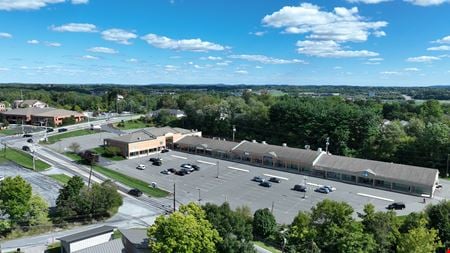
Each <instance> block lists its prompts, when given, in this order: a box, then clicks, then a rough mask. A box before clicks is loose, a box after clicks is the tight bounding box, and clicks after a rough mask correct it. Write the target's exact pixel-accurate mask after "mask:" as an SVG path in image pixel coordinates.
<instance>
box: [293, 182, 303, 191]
mask: <svg viewBox="0 0 450 253" xmlns="http://www.w3.org/2000/svg"><path fill="white" fill-rule="evenodd" d="M292 190H294V191H299V192H306V191H307V188H306V186H304V185H302V184H296V185H294V188H292Z"/></svg>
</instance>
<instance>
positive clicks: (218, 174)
mask: <svg viewBox="0 0 450 253" xmlns="http://www.w3.org/2000/svg"><path fill="white" fill-rule="evenodd" d="M216 165H217V176H216V178H219V160H217V163H216Z"/></svg>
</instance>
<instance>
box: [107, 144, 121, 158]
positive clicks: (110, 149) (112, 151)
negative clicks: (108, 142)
mask: <svg viewBox="0 0 450 253" xmlns="http://www.w3.org/2000/svg"><path fill="white" fill-rule="evenodd" d="M117 155H120V148H118V147H114V146H107V147H105V156H106V157H114V156H117Z"/></svg>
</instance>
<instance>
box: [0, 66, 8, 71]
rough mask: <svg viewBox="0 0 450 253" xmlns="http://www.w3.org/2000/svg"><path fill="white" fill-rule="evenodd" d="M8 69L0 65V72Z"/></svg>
mask: <svg viewBox="0 0 450 253" xmlns="http://www.w3.org/2000/svg"><path fill="white" fill-rule="evenodd" d="M8 70H9V68H1V67H0V72H3V71H8Z"/></svg>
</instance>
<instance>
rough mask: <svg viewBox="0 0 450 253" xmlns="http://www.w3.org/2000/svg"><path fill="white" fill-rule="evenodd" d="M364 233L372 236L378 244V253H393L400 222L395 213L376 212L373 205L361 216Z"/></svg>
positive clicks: (367, 207)
mask: <svg viewBox="0 0 450 253" xmlns="http://www.w3.org/2000/svg"><path fill="white" fill-rule="evenodd" d="M360 218H362V224H363V226H364V232H366V233H368V234H371V235H372V236H373V238H374V239H375V242H376V243H377V249H376V251H377V252H383V253H384V252H386V253H387V252H392V251H393V250H394V249H395V245H396V242H397V239H398V237H399V236H400V234H399V231H398V229H399V221H398V219H397V216H396V214H395V212H394V211H388V212H375V207H374V206H373V205H372V204H367V205H366V206H364V214H362V215H361V216H360Z"/></svg>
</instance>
